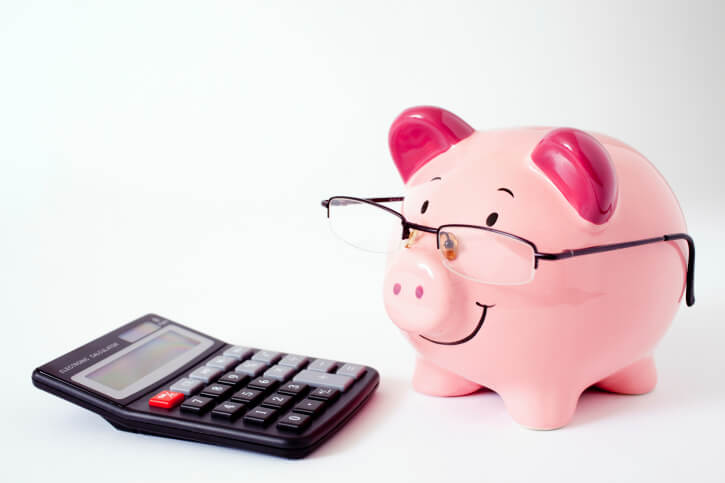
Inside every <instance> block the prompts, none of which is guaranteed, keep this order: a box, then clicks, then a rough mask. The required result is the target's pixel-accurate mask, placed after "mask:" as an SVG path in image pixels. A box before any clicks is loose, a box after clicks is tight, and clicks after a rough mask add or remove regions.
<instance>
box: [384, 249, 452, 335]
mask: <svg viewBox="0 0 725 483" xmlns="http://www.w3.org/2000/svg"><path fill="white" fill-rule="evenodd" d="M433 255H434V254H429V253H427V252H426V251H424V250H422V249H419V248H418V247H415V248H412V249H408V248H403V249H401V250H400V252H398V253H397V254H395V255H394V259H393V260H392V261H391V263H390V265H389V266H388V271H387V274H386V276H385V283H384V291H385V293H384V300H385V310H386V311H387V312H388V316H390V318H391V320H392V321H393V322H394V323H395V325H397V326H398V327H400V328H401V329H403V330H405V331H408V332H414V333H417V334H421V333H427V332H431V331H435V330H436V329H438V328H440V326H441V324H442V323H443V322H444V321H445V319H446V315H447V314H448V313H449V309H450V303H451V302H450V298H451V297H450V292H449V290H450V288H449V287H450V283H449V281H448V276H449V275H448V271H447V270H446V269H445V268H444V267H443V266H442V265H441V263H440V260H439V259H438V258H437V257H435V256H433Z"/></svg>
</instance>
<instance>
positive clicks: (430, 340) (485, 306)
mask: <svg viewBox="0 0 725 483" xmlns="http://www.w3.org/2000/svg"><path fill="white" fill-rule="evenodd" d="M476 305H478V306H479V307H481V308H482V309H483V313H482V314H481V318H480V319H479V320H478V324H477V325H476V327H475V328H474V329H473V331H472V332H471V333H470V334H468V335H467V336H465V337H464V338H463V339H458V340H454V341H452V342H442V341H439V340H433V339H429V338H428V337H426V336H424V335H420V334H419V335H420V337H422V338H423V339H425V340H427V341H428V342H432V343H434V344H440V345H458V344H463V343H464V342H468V341H469V340H471V339H473V338H474V337H476V334H478V331H479V330H481V327H483V321H484V320H486V313H487V312H488V309H490V308H491V307H495V305H484V304H481V303H478V302H476Z"/></svg>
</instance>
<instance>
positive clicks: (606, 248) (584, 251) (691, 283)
mask: <svg viewBox="0 0 725 483" xmlns="http://www.w3.org/2000/svg"><path fill="white" fill-rule="evenodd" d="M334 199H343V200H351V201H354V202H360V203H366V204H369V205H372V206H375V207H377V208H379V209H382V210H385V211H387V212H389V213H391V214H393V215H395V216H397V217H398V218H400V222H401V224H402V228H403V232H402V238H401V239H402V240H405V239H406V238H409V237H410V230H411V229H413V230H419V231H422V232H425V233H435V235H436V249H438V250H440V232H441V230H442V229H444V228H451V227H458V228H473V229H479V230H484V231H488V232H491V233H497V234H499V235H503V236H507V237H509V238H513V239H514V240H518V241H520V242H523V243H526V244H527V245H529V246H530V247H531V248H532V249H533V250H534V269H538V268H539V260H546V261H555V260H564V259H566V258H572V257H578V256H581V255H591V254H594V253H605V252H611V251H615V250H621V249H623V248H631V247H636V246H641V245H648V244H652V243H657V242H663V241H673V240H685V241H686V242H687V251H688V259H687V278H686V286H685V302H686V303H687V306H688V307H691V306H693V305H694V304H695V242H694V240H693V239H692V237H691V236H690V235H688V234H687V233H670V234H666V235H662V236H658V237H652V238H644V239H641V240H634V241H628V242H621V243H610V244H606V245H595V246H591V247H584V248H576V249H566V250H562V251H561V252H557V253H547V252H540V251H539V249H538V248H536V244H535V243H534V242H532V241H531V240H527V239H526V238H523V237H520V236H518V235H514V234H513V233H508V232H505V231H501V230H497V229H495V228H491V227H488V226H480V225H465V224H447V225H441V226H439V227H438V228H433V227H431V226H426V225H419V224H418V223H413V222H411V221H408V220H407V219H406V218H405V216H404V215H403V214H402V213H400V212H398V211H396V210H394V209H392V208H389V207H387V206H385V205H381V204H380V203H390V202H402V201H403V200H404V197H402V196H392V197H382V198H356V197H354V196H331V197H330V198H328V199H326V200H322V207H323V208H325V209H326V210H327V218H330V203H331V202H332V200H334Z"/></svg>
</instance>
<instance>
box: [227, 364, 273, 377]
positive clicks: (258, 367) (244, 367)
mask: <svg viewBox="0 0 725 483" xmlns="http://www.w3.org/2000/svg"><path fill="white" fill-rule="evenodd" d="M266 368H267V364H265V363H264V362H259V361H251V360H250V361H244V362H242V363H241V364H239V365H238V366H237V367H235V368H234V372H241V373H242V374H246V375H248V376H251V377H257V376H258V375H260V374H261V373H262V372H263V371H264V370H265V369H266Z"/></svg>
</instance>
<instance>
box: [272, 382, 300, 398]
mask: <svg viewBox="0 0 725 483" xmlns="http://www.w3.org/2000/svg"><path fill="white" fill-rule="evenodd" d="M305 389H307V385H306V384H300V383H299V382H288V383H287V384H282V386H281V387H280V388H279V389H277V392H281V393H282V394H289V395H290V396H296V395H297V394H299V393H301V392H302V391H304V390H305Z"/></svg>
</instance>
